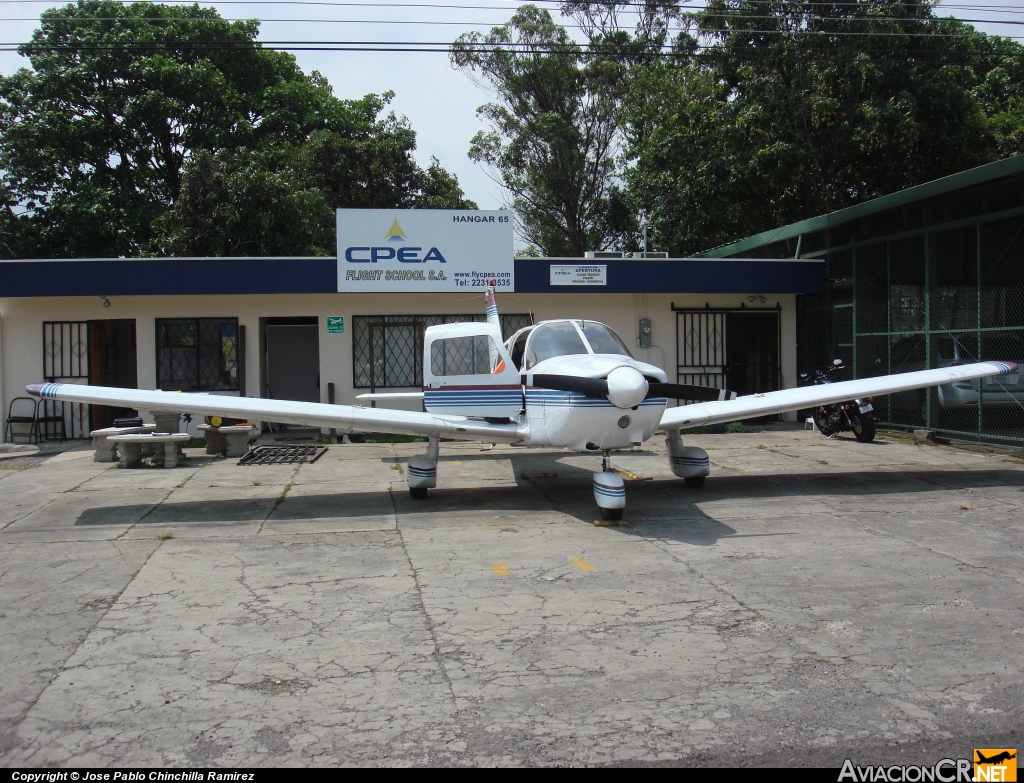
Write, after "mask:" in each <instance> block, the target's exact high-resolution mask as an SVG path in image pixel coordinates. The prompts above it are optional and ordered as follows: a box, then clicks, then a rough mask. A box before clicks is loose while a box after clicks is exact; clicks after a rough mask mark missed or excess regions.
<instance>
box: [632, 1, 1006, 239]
mask: <svg viewBox="0 0 1024 783" xmlns="http://www.w3.org/2000/svg"><path fill="white" fill-rule="evenodd" d="M693 19H694V22H695V25H696V26H695V28H694V34H693V36H690V37H687V38H688V40H681V41H678V42H677V46H676V49H677V52H678V53H679V55H680V56H678V57H676V58H668V59H664V60H662V61H660V62H658V63H655V64H653V65H649V66H645V67H644V68H643V72H642V73H638V74H637V75H636V79H635V82H634V88H633V89H632V90H631V91H630V93H629V94H628V96H627V97H626V99H625V101H624V102H623V113H622V115H621V116H622V120H623V123H624V127H625V128H626V131H627V134H628V137H629V145H628V157H629V159H630V161H631V163H632V165H631V166H630V167H629V168H628V170H627V171H626V173H625V177H626V179H627V181H628V183H629V187H630V192H631V195H632V197H633V198H634V199H635V201H636V203H637V204H638V205H639V206H641V207H644V208H646V209H647V210H648V212H649V213H650V215H651V219H652V225H653V228H654V230H655V234H656V236H657V237H658V241H659V242H660V246H661V247H662V249H666V250H671V251H673V252H675V253H680V254H683V253H688V252H695V251H699V250H703V249H706V248H708V247H713V246H716V245H718V244H721V243H723V242H727V241H730V240H733V239H736V238H739V237H742V236H747V235H750V234H754V233H757V232H760V231H764V230H767V229H770V228H773V227H775V226H779V225H784V224H787V223H790V222H794V221H798V220H801V219H804V218H807V217H811V216H814V215H818V214H822V213H824V212H828V211H830V210H834V209H840V208H842V207H846V206H849V205H851V204H855V203H858V202H861V201H864V200H867V199H871V198H875V197H877V196H881V195H884V194H887V193H892V192H895V191H898V190H902V189H904V188H907V187H910V186H913V185H916V184H919V183H922V182H926V181H929V180H932V179H936V178H938V177H942V176H945V175H948V174H952V173H955V172H958V171H962V170H964V169H967V168H971V167H973V166H977V165H980V164H983V163H987V162H990V161H992V160H997V159H999V158H1002V157H1006V156H1008V155H1011V154H1014V153H1017V152H1020V151H1021V149H1022V142H1024V138H1022V136H1021V129H1022V127H1024V122H1022V120H1024V111H1022V109H1024V103H1022V93H1021V85H1022V83H1024V82H1022V77H1024V56H1022V55H1024V48H1022V47H1021V46H1020V45H1018V44H1016V43H1013V42H1011V41H1008V40H1005V39H1000V38H996V37H991V36H987V35H984V34H982V33H979V32H977V31H975V30H974V29H973V28H971V27H970V26H968V25H965V24H963V23H961V22H958V21H955V20H952V19H939V18H936V17H935V16H934V13H933V10H932V7H931V5H930V3H927V2H890V0H869V1H868V2H859V3H836V4H834V5H829V4H823V3H818V2H814V3H811V2H806V3H801V2H797V3H793V2H786V3H780V2H774V1H771V2H760V1H757V2H751V1H750V0H710V2H709V3H708V4H707V6H706V8H705V10H704V11H701V12H699V13H697V14H696V15H695V16H694V17H693ZM698 41H704V42H707V43H708V44H709V45H708V47H707V48H705V49H703V50H702V51H700V52H699V53H697V54H695V53H694V50H695V48H696V47H695V44H696V43H697V42H698Z"/></svg>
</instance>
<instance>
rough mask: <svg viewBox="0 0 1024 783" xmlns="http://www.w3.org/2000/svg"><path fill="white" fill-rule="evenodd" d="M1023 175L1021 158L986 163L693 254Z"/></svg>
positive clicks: (713, 253)
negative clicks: (1015, 175)
mask: <svg viewBox="0 0 1024 783" xmlns="http://www.w3.org/2000/svg"><path fill="white" fill-rule="evenodd" d="M1021 172H1024V155H1014V156H1013V157H1012V158H1006V159H1004V160H997V161H995V162H994V163H986V164H985V165H984V166H978V167H977V168H973V169H968V170H967V171H961V172H959V173H957V174H950V175H949V176H948V177H942V178H941V179H935V180H932V181H931V182H925V183H924V184H923V185H915V186H914V187H912V188H907V189H906V190H900V191H898V192H896V193H890V194H889V195H887V196H880V197H879V198H875V199H871V200H870V201H865V202H862V203H860V204H855V205H854V206H852V207H847V208H846V209H838V210H836V211H835V212H829V213H828V214H825V215H819V216H818V217H813V218H808V219H807V220H801V221H800V222H799V223H791V224H790V225H788V226H782V227H781V228H773V229H771V230H769V231H762V232H761V233H760V234H754V235H753V236H749V237H747V238H745V239H740V240H738V241H736V242H730V243H729V244H727V245H721V246H719V247H716V248H712V249H711V250H705V251H704V252H703V253H697V254H696V257H697V258H724V257H725V256H732V255H736V254H737V253H746V252H748V251H750V250H753V249H754V248H758V247H762V246H764V245H768V244H771V243H772V242H780V241H782V240H785V239H792V238H793V237H798V236H800V235H801V234H809V233H811V232H813V231H820V230H822V229H826V228H835V227H836V226H840V225H842V224H843V223H849V222H850V221H852V220H859V219H861V218H865V217H868V216H869V215H875V214H877V213H879V212H885V211H886V210H890V209H896V208H899V207H905V206H907V205H908V204H912V203H914V202H915V201H922V200H924V199H927V198H933V197H935V196H941V195H943V194H946V193H949V192H951V191H954V190H961V189H963V188H968V187H971V186H972V185H980V184H982V183H985V182H990V181H992V180H995V179H1000V178H1002V177H1009V176H1012V175H1014V174H1019V173H1021Z"/></svg>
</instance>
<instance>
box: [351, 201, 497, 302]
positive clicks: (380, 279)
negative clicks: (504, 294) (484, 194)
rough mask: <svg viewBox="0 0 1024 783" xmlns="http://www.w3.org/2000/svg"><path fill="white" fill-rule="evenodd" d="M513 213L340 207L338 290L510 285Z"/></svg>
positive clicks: (468, 289)
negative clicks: (490, 281)
mask: <svg viewBox="0 0 1024 783" xmlns="http://www.w3.org/2000/svg"><path fill="white" fill-rule="evenodd" d="M514 268H515V267H514V262H513V249H512V213H511V212H506V211H504V210H494V211H483V210H452V209H339V210H338V290H339V291H343V292H355V291H366V292H371V291H376V292H380V291H386V292H399V291H409V292H428V291H471V290H473V289H478V290H482V289H484V288H485V287H486V286H487V282H488V281H489V280H493V281H494V285H495V288H497V289H498V290H499V291H514V290H515V281H514Z"/></svg>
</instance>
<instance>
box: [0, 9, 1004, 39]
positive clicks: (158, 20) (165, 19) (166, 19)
mask: <svg viewBox="0 0 1024 783" xmlns="http://www.w3.org/2000/svg"><path fill="white" fill-rule="evenodd" d="M712 18H716V19H720V18H728V17H724V16H719V15H717V14H716V15H715V16H714V17H712ZM778 18H779V17H776V16H743V17H736V19H737V20H739V21H746V20H747V19H778ZM815 20H822V21H829V22H841V23H845V22H859V21H865V22H918V21H925V20H919V19H914V18H898V17H891V18H865V19H846V18H841V17H838V18H837V17H815ZM35 21H41V22H46V23H49V22H81V23H82V24H90V23H92V22H152V23H153V24H174V23H178V22H192V21H202V20H195V19H191V18H187V17H186V18H183V17H177V16H90V17H82V16H48V17H46V18H45V19H41V20H37V19H36V18H35V17H18V18H10V19H4V18H0V22H35ZM221 21H224V22H248V21H250V20H249V19H243V18H222V19H221ZM256 21H257V22H259V23H260V24H282V23H304V22H305V23H309V24H401V25H410V24H411V25H444V26H460V27H487V26H495V27H501V26H502V25H503V24H504V23H503V22H453V21H447V20H414V19H265V18H257V19H256ZM933 21H946V20H945V19H937V20H933ZM956 21H958V22H965V23H978V22H987V21H988V20H986V19H956ZM1000 24H1008V25H1024V20H1019V21H1018V20H1007V21H1003V22H1000ZM559 27H564V28H571V29H582V28H583V27H584V26H583V25H578V24H560V25H559ZM640 27H641V26H640V25H618V26H616V28H615V29H616V30H637V29H640ZM732 29H737V28H701V30H708V31H709V32H721V31H724V30H732ZM740 29H743V30H744V31H745V32H752V33H767V32H783V31H780V30H751V29H747V28H740ZM689 30H690V28H688V27H668V28H666V32H688V31H689ZM784 32H797V33H817V32H830V31H827V30H812V29H809V28H804V27H799V28H794V29H793V30H785V31H784ZM832 34H834V35H923V36H932V35H956V33H912V32H894V33H891V32H874V31H870V30H869V31H864V32H860V31H856V30H853V31H847V32H839V31H837V32H835V33H832ZM1002 37H1004V38H1005V37H1006V36H1002Z"/></svg>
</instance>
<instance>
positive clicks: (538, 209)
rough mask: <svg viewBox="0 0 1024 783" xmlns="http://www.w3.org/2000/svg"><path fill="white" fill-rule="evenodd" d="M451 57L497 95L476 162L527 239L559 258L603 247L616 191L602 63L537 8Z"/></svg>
mask: <svg viewBox="0 0 1024 783" xmlns="http://www.w3.org/2000/svg"><path fill="white" fill-rule="evenodd" d="M451 59H452V64H453V65H454V67H456V68H459V69H461V70H464V71H467V72H469V73H471V74H474V75H475V76H477V77H478V78H480V79H481V80H482V81H483V82H484V83H485V84H486V85H487V86H488V87H490V88H491V89H493V90H494V92H495V93H496V94H497V96H498V102H495V103H489V104H486V105H484V106H481V107H480V109H479V112H478V113H479V115H480V116H481V117H482V118H483V119H485V120H487V121H488V123H489V124H490V130H488V131H481V132H480V133H478V134H477V135H476V136H475V137H474V138H473V140H472V144H471V147H470V151H469V156H470V158H472V159H473V160H474V161H476V162H477V163H481V164H485V165H487V166H489V167H491V169H492V171H493V176H494V178H495V179H496V180H497V181H498V182H499V183H500V184H501V185H502V186H503V187H504V188H505V189H506V190H507V191H508V192H509V193H510V194H511V196H512V206H513V207H514V209H515V210H516V216H517V218H518V223H517V230H518V231H519V233H520V235H521V237H522V238H523V239H524V240H526V241H527V242H530V243H532V244H533V245H535V246H536V247H537V248H539V249H540V250H541V251H542V252H544V253H545V254H547V255H552V256H579V255H582V254H583V253H584V252H585V251H587V250H592V249H595V248H602V247H604V246H605V245H606V244H607V242H608V239H609V237H610V236H612V235H613V233H614V227H613V226H611V225H610V224H609V216H610V215H613V214H614V202H615V200H616V195H617V194H616V191H615V189H614V181H613V177H612V175H613V173H614V168H615V142H616V123H615V100H614V98H613V96H611V95H610V94H609V93H608V92H607V91H606V90H602V89H601V86H602V83H607V82H606V76H607V74H606V73H604V72H603V69H602V63H600V62H595V63H591V62H589V60H588V58H587V57H585V56H584V53H583V51H582V50H581V48H580V47H579V46H578V45H577V44H576V43H575V42H573V40H572V39H571V38H570V37H569V35H568V34H567V33H566V31H565V29H564V28H563V27H561V26H560V25H557V24H555V23H554V21H553V20H552V18H551V15H550V14H549V13H548V12H547V11H545V10H542V9H539V8H537V7H536V6H533V5H524V6H521V7H520V8H519V10H518V11H517V12H516V14H515V15H514V16H513V17H512V18H511V19H510V20H509V22H508V23H507V24H505V25H503V26H502V27H495V28H493V29H492V30H491V31H490V33H488V34H486V35H483V34H481V33H478V32H471V33H466V34H464V35H462V36H461V37H460V38H459V39H458V40H457V41H456V42H455V44H454V45H453V46H452V50H451Z"/></svg>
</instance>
